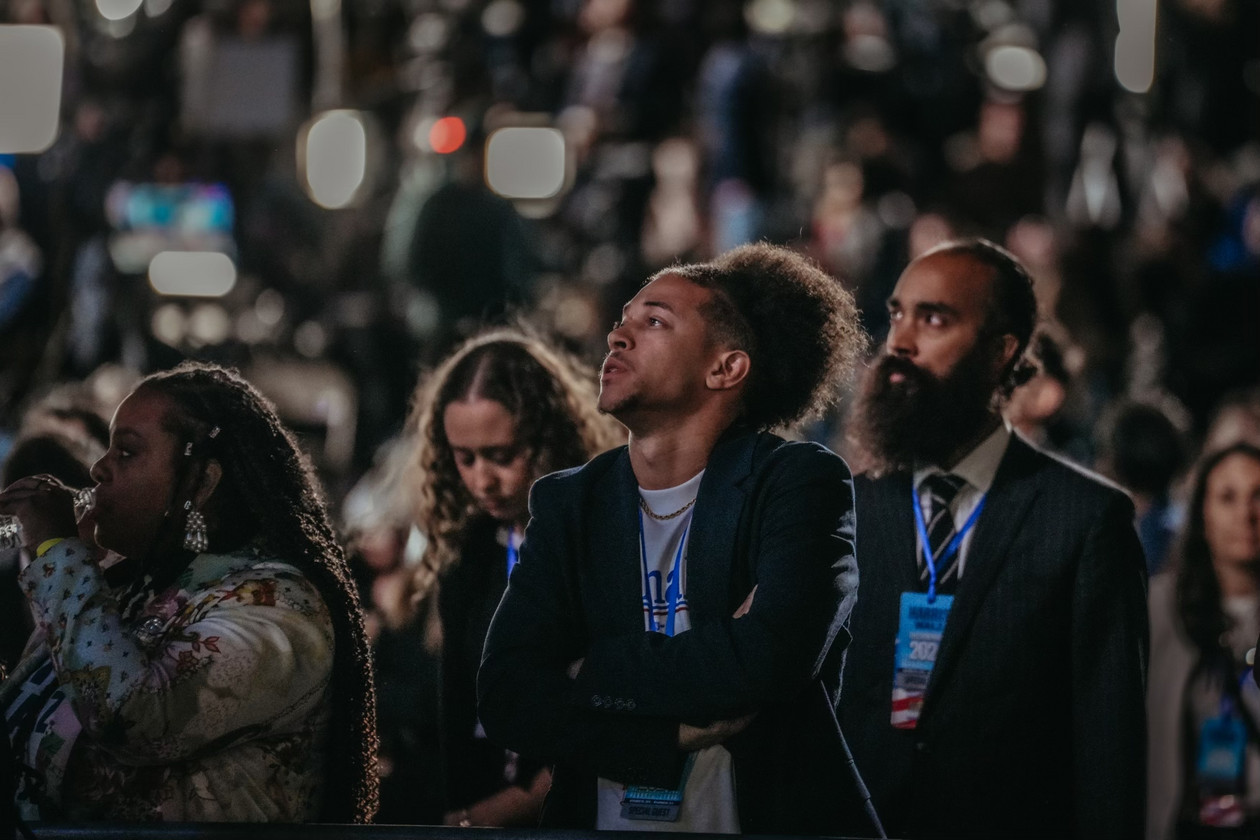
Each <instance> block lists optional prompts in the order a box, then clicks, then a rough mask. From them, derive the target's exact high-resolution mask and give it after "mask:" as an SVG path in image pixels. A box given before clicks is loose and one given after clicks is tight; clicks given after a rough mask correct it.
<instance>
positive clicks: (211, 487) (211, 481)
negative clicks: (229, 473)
mask: <svg viewBox="0 0 1260 840" xmlns="http://www.w3.org/2000/svg"><path fill="white" fill-rule="evenodd" d="M222 478H223V467H222V466H220V465H219V462H218V461H216V460H214V459H213V458H211V459H210V460H209V461H206V467H205V469H204V470H202V472H201V480H200V481H199V482H197V489H196V491H195V492H194V493H193V505H195V506H196V507H197V509H198V510H200V509H201V508H202V507H204V506H205V504H206V502H207V501H208V500H209V499H210V496H211V494H213V493H214V491H215V488H216V487H218V486H219V481H220V480H221V479H222Z"/></svg>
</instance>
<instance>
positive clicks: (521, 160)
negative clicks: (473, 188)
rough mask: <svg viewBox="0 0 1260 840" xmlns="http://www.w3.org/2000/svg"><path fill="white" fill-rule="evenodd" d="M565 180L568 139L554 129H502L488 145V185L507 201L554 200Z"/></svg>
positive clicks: (493, 136)
mask: <svg viewBox="0 0 1260 840" xmlns="http://www.w3.org/2000/svg"><path fill="white" fill-rule="evenodd" d="M564 180H565V151H564V135H563V134H561V133H560V132H559V131H557V130H556V129H554V128H526V127H512V128H501V129H499V130H498V131H496V132H494V133H493V134H491V135H490V139H489V141H488V142H487V143H486V183H487V185H489V187H490V189H492V190H494V191H495V192H497V193H498V194H499V195H502V196H505V197H507V198H550V197H551V196H553V195H556V194H557V193H559V192H560V190H561V188H562V187H563V186H564Z"/></svg>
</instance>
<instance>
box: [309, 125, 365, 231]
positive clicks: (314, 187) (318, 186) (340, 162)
mask: <svg viewBox="0 0 1260 840" xmlns="http://www.w3.org/2000/svg"><path fill="white" fill-rule="evenodd" d="M303 151H304V155H303V159H304V160H305V162H306V184H307V188H308V190H309V191H310V195H311V198H313V199H314V200H315V203H316V204H319V205H320V206H321V207H325V208H328V209H330V210H334V209H338V208H341V207H347V206H349V205H350V204H351V203H353V202H354V200H355V198H356V196H357V193H358V191H359V188H360V187H361V186H363V181H364V179H365V177H366V175H367V130H366V129H365V128H364V125H363V120H362V119H360V118H359V115H358V113H356V112H354V111H328V112H327V113H324V114H322V115H320V116H319V117H317V118H316V119H315V121H314V122H313V123H311V126H310V128H309V130H308V131H307V132H306V143H305V148H304V150H303Z"/></svg>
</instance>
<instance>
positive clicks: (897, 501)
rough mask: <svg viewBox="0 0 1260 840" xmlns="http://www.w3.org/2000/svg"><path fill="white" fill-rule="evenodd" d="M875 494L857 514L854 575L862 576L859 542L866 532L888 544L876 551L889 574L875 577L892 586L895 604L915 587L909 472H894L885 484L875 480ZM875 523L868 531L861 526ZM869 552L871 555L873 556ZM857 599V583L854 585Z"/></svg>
mask: <svg viewBox="0 0 1260 840" xmlns="http://www.w3.org/2000/svg"><path fill="white" fill-rule="evenodd" d="M871 487H872V489H875V490H877V491H878V492H876V493H872V494H871V496H870V497H869V499H870V505H869V507H868V508H863V509H860V510H858V512H857V521H858V531H857V544H858V575H859V581H860V580H861V578H860V575H861V573H862V539H863V534H864V533H869V534H871V535H872V536H873V537H874V535H876V534H878V537H875V538H877V539H880V540H887V541H888V545H886V546H884V547H883V549H882V550H881V551H880V552H879V553H880V554H882V555H883V556H885V557H888V558H889V562H890V563H892V565H893V574H892V575H887V574H882V575H879V576H878V578H879V579H881V580H890V581H891V582H892V586H893V596H892V597H893V598H894V599H897V600H898V601H899V600H900V598H901V593H902V592H916V591H918V588H919V558H918V542H917V537H916V535H915V530H914V509H913V508H912V507H911V505H912V504H913V503H914V496H913V480H912V476H911V475H910V473H896V474H894V475H892V476H890V477H889V480H888V481H876V482H873V483H872V484H871ZM863 522H867V523H879V525H878V526H875V525H873V524H872V525H871V528H870V529H869V531H868V530H866V529H864V528H863V527H862V523H863ZM874 554H875V552H874V551H872V552H871V555H872V556H874ZM858 592H859V597H860V596H861V583H860V582H859V584H858Z"/></svg>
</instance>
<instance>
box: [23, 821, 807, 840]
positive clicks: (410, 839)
mask: <svg viewBox="0 0 1260 840" xmlns="http://www.w3.org/2000/svg"><path fill="white" fill-rule="evenodd" d="M28 829H29V831H30V833H31V835H32V836H33V837H35V838H36V840H255V838H256V839H257V840H590V838H592V837H595V836H598V837H599V838H600V840H661V835H660V834H659V833H656V832H651V831H600V832H595V831H558V830H554V829H553V830H546V829H536V828H535V829H523V828H449V827H445V826H432V825H328V824H302V825H293V824H287V825H281V824H276V823H90V824H88V823H79V824H69V823H57V824H53V823H49V824H43V823H34V824H31V825H30V826H28ZM745 836H754V835H745ZM756 836H758V837H763V838H767V840H805V839H804V838H795V837H791V836H790V835H756ZM670 837H671V838H675V840H706V838H712V840H730V835H728V834H672V835H670ZM4 840H7V837H6V838H4Z"/></svg>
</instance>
